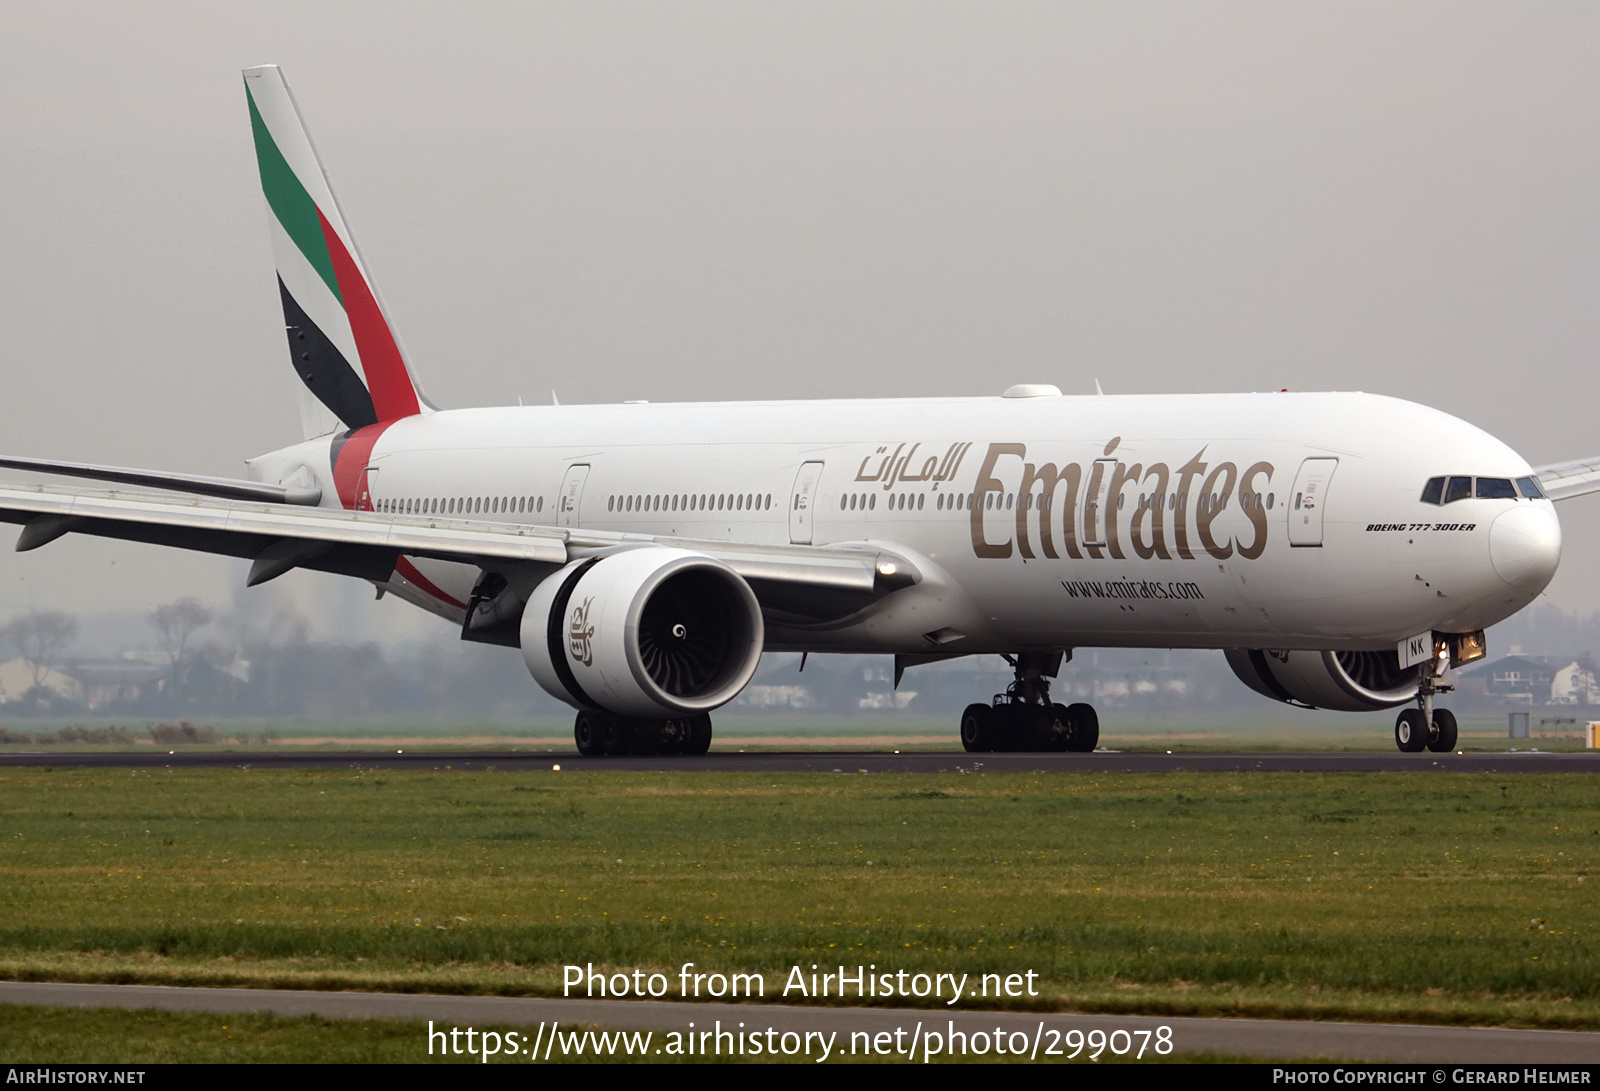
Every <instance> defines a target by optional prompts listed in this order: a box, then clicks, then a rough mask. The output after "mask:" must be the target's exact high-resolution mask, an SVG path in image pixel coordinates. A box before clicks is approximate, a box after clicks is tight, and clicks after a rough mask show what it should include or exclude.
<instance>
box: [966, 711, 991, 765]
mask: <svg viewBox="0 0 1600 1091" xmlns="http://www.w3.org/2000/svg"><path fill="white" fill-rule="evenodd" d="M994 736H995V731H994V709H992V708H990V707H989V706H988V705H968V706H967V707H966V711H964V712H962V713H961V745H962V746H963V747H965V748H966V751H967V753H969V754H987V753H988V752H989V751H991V750H993V749H994V741H995V739H994Z"/></svg>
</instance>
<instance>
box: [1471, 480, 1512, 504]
mask: <svg viewBox="0 0 1600 1091" xmlns="http://www.w3.org/2000/svg"><path fill="white" fill-rule="evenodd" d="M1516 498H1517V490H1516V488H1515V487H1513V486H1512V484H1511V479H1510V478H1506V477H1480V478H1478V499H1479V500H1515V499H1516Z"/></svg>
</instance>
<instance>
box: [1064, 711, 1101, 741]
mask: <svg viewBox="0 0 1600 1091" xmlns="http://www.w3.org/2000/svg"><path fill="white" fill-rule="evenodd" d="M1067 729H1068V734H1067V749H1068V750H1070V751H1072V752H1073V753H1074V754H1088V753H1091V752H1092V751H1093V750H1094V748H1095V747H1097V746H1099V745H1100V717H1099V716H1098V715H1097V714H1096V713H1095V710H1094V706H1093V705H1086V704H1083V703H1082V702H1079V703H1078V704H1075V705H1068V706H1067Z"/></svg>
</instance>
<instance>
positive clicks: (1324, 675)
mask: <svg viewBox="0 0 1600 1091" xmlns="http://www.w3.org/2000/svg"><path fill="white" fill-rule="evenodd" d="M1226 654H1227V657H1228V666H1230V667H1232V668H1233V673H1234V674H1236V675H1238V676H1239V681H1241V682H1243V683H1244V684H1245V685H1247V686H1249V687H1250V688H1251V689H1253V690H1255V691H1256V692H1257V693H1259V694H1261V695H1262V696H1263V697H1271V698H1272V699H1273V700H1274V701H1282V702H1284V703H1285V704H1290V705H1299V706H1300V707H1302V708H1326V709H1331V710H1332V711H1335V712H1372V711H1374V710H1375V709H1380V708H1393V707H1394V706H1396V705H1403V704H1405V703H1406V702H1408V701H1411V700H1415V699H1416V696H1417V683H1418V669H1419V668H1418V667H1416V666H1411V667H1401V666H1400V656H1399V655H1398V654H1397V653H1395V652H1393V651H1381V652H1283V651H1262V650H1261V649H1259V648H1234V649H1230V650H1229V651H1228V652H1227V653H1226Z"/></svg>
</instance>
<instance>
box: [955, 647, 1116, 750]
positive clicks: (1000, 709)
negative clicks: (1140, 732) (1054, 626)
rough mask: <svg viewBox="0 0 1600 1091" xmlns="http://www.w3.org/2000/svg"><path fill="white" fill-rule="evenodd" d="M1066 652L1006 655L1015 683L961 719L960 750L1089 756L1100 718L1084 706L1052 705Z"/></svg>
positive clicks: (1098, 739)
mask: <svg viewBox="0 0 1600 1091" xmlns="http://www.w3.org/2000/svg"><path fill="white" fill-rule="evenodd" d="M1065 655H1066V653H1063V652H1022V653H1019V654H1018V655H1016V656H1009V655H1008V656H1006V657H1005V658H1006V661H1007V662H1009V663H1010V664H1011V667H1012V670H1013V671H1014V672H1015V675H1016V677H1015V679H1014V680H1013V681H1012V683H1011V684H1010V685H1009V686H1007V687H1006V691H1005V692H1004V693H998V694H996V695H995V697H994V700H993V701H992V702H991V703H990V704H987V705H968V706H967V708H966V711H964V712H963V713H962V714H961V745H962V746H963V747H965V748H966V749H967V751H968V752H970V753H974V754H983V753H989V752H992V751H996V750H1057V751H1061V750H1066V751H1075V752H1080V753H1088V752H1089V751H1091V750H1093V749H1094V748H1095V746H1096V744H1097V743H1099V741H1100V718H1099V717H1098V716H1097V715H1095V711H1094V707H1093V706H1092V705H1086V704H1072V705H1060V704H1055V703H1053V702H1052V701H1051V700H1050V679H1051V678H1053V677H1055V675H1056V674H1057V673H1058V672H1059V671H1060V670H1061V663H1062V660H1063V659H1064V658H1065Z"/></svg>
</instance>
